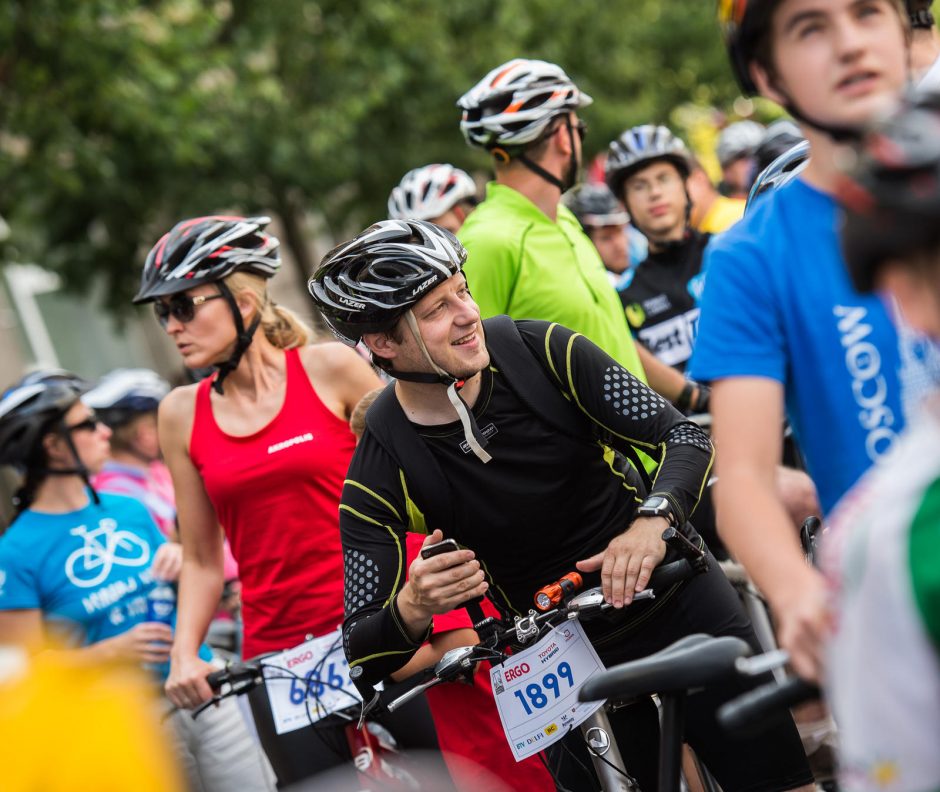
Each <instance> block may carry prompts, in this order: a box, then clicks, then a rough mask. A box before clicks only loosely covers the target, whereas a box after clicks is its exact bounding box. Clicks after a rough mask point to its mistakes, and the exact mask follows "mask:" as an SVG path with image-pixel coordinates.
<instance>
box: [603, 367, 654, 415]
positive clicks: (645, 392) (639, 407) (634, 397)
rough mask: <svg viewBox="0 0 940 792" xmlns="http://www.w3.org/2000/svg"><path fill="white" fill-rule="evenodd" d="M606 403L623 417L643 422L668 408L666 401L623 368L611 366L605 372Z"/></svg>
mask: <svg viewBox="0 0 940 792" xmlns="http://www.w3.org/2000/svg"><path fill="white" fill-rule="evenodd" d="M604 401H608V402H611V406H612V407H613V408H614V409H615V410H617V412H619V413H620V414H621V415H623V416H625V417H627V418H632V419H634V420H638V421H643V420H646V419H647V418H651V417H652V416H654V415H656V414H657V413H659V412H660V411H661V410H664V409H665V408H666V402H665V400H664V399H663V398H662V397H661V396H660V395H659V394H658V393H656V392H655V391H651V390H650V389H649V388H647V387H646V386H645V385H644V384H643V383H642V382H640V381H639V380H638V379H636V378H635V377H633V376H632V375H631V374H630V373H629V372H628V371H627V370H626V369H624V368H622V367H621V366H609V367H608V368H607V370H606V371H605V372H604Z"/></svg>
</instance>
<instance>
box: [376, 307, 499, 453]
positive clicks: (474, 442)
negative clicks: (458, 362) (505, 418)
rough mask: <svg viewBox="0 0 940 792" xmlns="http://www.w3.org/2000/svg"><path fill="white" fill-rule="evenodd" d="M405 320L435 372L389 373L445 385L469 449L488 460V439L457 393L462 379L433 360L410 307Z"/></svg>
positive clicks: (409, 380)
mask: <svg viewBox="0 0 940 792" xmlns="http://www.w3.org/2000/svg"><path fill="white" fill-rule="evenodd" d="M405 321H406V322H407V323H408V327H410V328H411V333H412V335H414V337H415V341H416V342H417V344H418V348H419V349H420V350H421V352H422V354H423V355H424V358H425V360H427V361H428V363H429V364H430V365H431V368H432V369H434V372H435V373H434V374H428V373H419V372H398V371H394V370H393V371H391V372H390V373H391V375H392V376H393V377H396V378H397V379H400V380H404V381H406V382H419V383H423V384H431V385H434V384H440V385H446V386H447V399H448V401H450V403H451V405H452V406H453V408H454V410H455V411H456V412H457V417H458V418H459V419H460V425H461V426H462V427H463V436H464V439H465V440H466V441H467V445H469V446H470V450H471V451H473V453H474V455H475V456H476V457H477V458H478V459H479V460H480V461H481V462H484V463H486V462H489V461H490V460H491V459H492V458H493V457H491V456H490V455H489V454H488V453H487V452H486V451H485V450H484V447H485V446H486V445H487V443H488V442H489V441H488V440H487V439H486V438H485V437H484V436H483V433H482V432H481V431H480V427H479V426H477V422H476V419H475V418H474V417H473V411H472V410H471V409H470V407H468V406H467V403H466V402H465V401H464V400H463V398H462V397H461V396H460V394H459V393H458V391H459V390H460V388H462V387H463V384H464V381H463V380H458V379H457V378H456V377H454V376H453V375H452V374H449V373H448V372H446V371H445V370H444V369H442V368H441V367H440V366H438V365H437V363H435V362H434V359H433V358H432V357H431V353H430V352H428V348H427V346H426V345H425V343H424V339H423V338H422V337H421V331H420V330H419V329H418V320H417V319H415V315H414V312H413V311H412V310H411V309H410V308H409V309H408V311H406V312H405Z"/></svg>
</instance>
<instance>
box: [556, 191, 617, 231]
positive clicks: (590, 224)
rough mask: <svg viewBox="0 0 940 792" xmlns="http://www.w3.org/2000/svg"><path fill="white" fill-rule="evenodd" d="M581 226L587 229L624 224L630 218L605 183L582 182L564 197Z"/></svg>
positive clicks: (566, 204)
mask: <svg viewBox="0 0 940 792" xmlns="http://www.w3.org/2000/svg"><path fill="white" fill-rule="evenodd" d="M563 200H564V203H565V206H567V207H568V208H569V209H570V210H571V211H572V213H573V214H574V216H575V217H577V218H578V222H579V223H581V227H582V228H583V229H584V230H585V231H587V230H588V229H591V228H602V227H603V226H613V225H625V224H626V223H628V222H629V220H630V218H629V216H628V215H627V213H626V212H625V211H624V210H623V206H621V205H620V201H618V200H617V199H616V197H615V196H614V194H613V193H612V192H611V191H610V188H609V187H608V186H607V185H606V184H582V185H581V186H580V187H576V188H575V189H574V190H571V191H570V192H568V193H565V197H564V199H563Z"/></svg>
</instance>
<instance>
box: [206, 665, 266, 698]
mask: <svg viewBox="0 0 940 792" xmlns="http://www.w3.org/2000/svg"><path fill="white" fill-rule="evenodd" d="M262 679H263V671H262V669H261V663H260V662H259V661H254V662H248V663H245V662H238V661H233V662H230V663H228V664H226V666H225V668H222V669H220V670H218V671H213V672H212V673H211V674H208V675H207V676H206V682H207V683H208V685H209V687H211V688H212V689H213V690H214V691H216V692H218V691H219V690H221V688H222V685H225V684H230V685H237V684H239V683H241V682H250V683H251V685H252V686H253V685H257V684H259V683H260V682H261V680H262Z"/></svg>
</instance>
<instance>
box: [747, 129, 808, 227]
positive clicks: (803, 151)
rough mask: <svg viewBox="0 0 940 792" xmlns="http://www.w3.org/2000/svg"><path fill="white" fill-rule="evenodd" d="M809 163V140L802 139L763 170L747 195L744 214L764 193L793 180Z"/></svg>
mask: <svg viewBox="0 0 940 792" xmlns="http://www.w3.org/2000/svg"><path fill="white" fill-rule="evenodd" d="M807 165H809V141H806V140H804V141H802V142H800V143H797V144H796V145H795V146H793V147H792V148H791V149H790V150H789V151H785V152H784V153H783V154H781V155H780V156H779V157H777V159H775V160H774V161H773V162H771V163H770V165H768V166H767V167H766V168H764V170H762V171H761V172H760V173H759V174H758V175H757V178H756V179H754V184H752V185H751V190H750V192H749V193H748V195H747V204H746V205H745V207H744V214H747V213H748V212H750V211H751V209H752V208H753V207H754V202H755V201H756V200H757V198H759V197H760V196H761V195H763V194H764V193H767V192H770V191H772V190H777V189H779V188H781V187H783V186H784V185H785V184H789V183H790V182H791V181H793V180H794V179H795V178H796V177H797V176H799V175H800V173H802V172H803V169H804V168H805V167H806V166H807Z"/></svg>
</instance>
